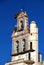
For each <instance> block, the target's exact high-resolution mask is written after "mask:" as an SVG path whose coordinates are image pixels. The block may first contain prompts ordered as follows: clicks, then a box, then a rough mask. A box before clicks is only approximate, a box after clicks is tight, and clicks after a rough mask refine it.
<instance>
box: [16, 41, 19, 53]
mask: <svg viewBox="0 0 44 65" xmlns="http://www.w3.org/2000/svg"><path fill="white" fill-rule="evenodd" d="M16 43H17V52H19V41H18V40H17V41H16Z"/></svg>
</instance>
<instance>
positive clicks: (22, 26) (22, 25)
mask: <svg viewBox="0 0 44 65" xmlns="http://www.w3.org/2000/svg"><path fill="white" fill-rule="evenodd" d="M20 23H21V29H23V28H24V24H23V21H20Z"/></svg>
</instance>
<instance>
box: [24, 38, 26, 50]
mask: <svg viewBox="0 0 44 65" xmlns="http://www.w3.org/2000/svg"><path fill="white" fill-rule="evenodd" d="M23 42H24V45H23V51H25V43H26V40H25V39H23Z"/></svg>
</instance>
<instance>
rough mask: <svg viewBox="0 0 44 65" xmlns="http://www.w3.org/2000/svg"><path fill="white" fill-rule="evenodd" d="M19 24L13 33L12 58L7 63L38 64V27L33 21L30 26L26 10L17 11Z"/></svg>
mask: <svg viewBox="0 0 44 65" xmlns="http://www.w3.org/2000/svg"><path fill="white" fill-rule="evenodd" d="M14 18H15V19H16V20H17V25H16V26H15V27H14V30H13V33H12V36H11V37H12V55H11V56H12V58H11V62H9V63H7V65H36V63H37V62H38V27H37V26H36V23H35V22H34V21H32V22H31V23H30V28H29V27H28V16H27V13H26V12H25V11H23V10H22V11H20V12H18V13H16V15H15V16H14Z"/></svg>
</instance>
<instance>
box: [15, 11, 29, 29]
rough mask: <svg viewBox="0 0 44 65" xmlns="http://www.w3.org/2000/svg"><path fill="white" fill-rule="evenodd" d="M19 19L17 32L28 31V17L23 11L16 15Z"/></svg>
mask: <svg viewBox="0 0 44 65" xmlns="http://www.w3.org/2000/svg"><path fill="white" fill-rule="evenodd" d="M15 19H17V30H26V29H27V27H28V16H27V14H26V12H24V11H23V10H22V11H21V12H19V13H17V14H16V15H15Z"/></svg>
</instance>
